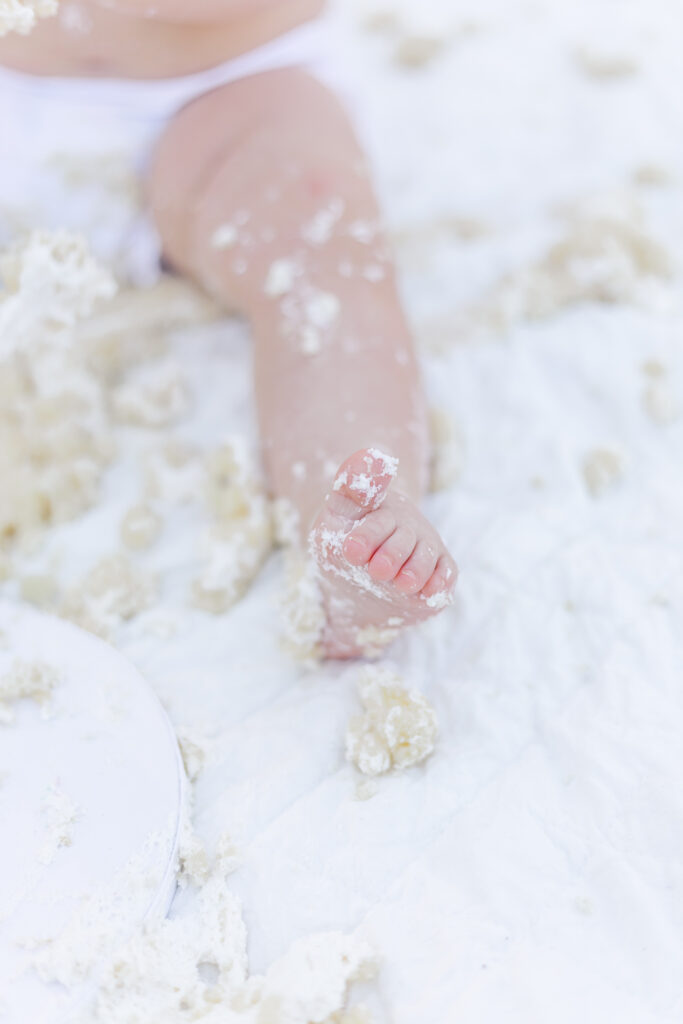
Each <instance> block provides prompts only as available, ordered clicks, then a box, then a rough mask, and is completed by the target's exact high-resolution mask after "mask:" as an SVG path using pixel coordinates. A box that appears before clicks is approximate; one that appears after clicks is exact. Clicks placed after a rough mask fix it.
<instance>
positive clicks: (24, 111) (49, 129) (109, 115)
mask: <svg viewBox="0 0 683 1024" xmlns="http://www.w3.org/2000/svg"><path fill="white" fill-rule="evenodd" d="M327 39H328V33H327V32H326V26H325V23H324V22H323V21H322V20H320V19H319V20H316V21H313V22H308V23H306V24H305V25H302V26H300V27H299V28H297V29H295V30H294V31H292V32H289V33H287V34H286V35H284V36H281V37H280V38H278V39H276V40H274V41H273V42H271V43H268V44H266V45H265V46H261V47H259V48H258V49H256V50H252V51H251V52H249V53H246V54H243V55H242V56H240V57H237V58H235V59H234V60H231V61H228V62H227V63H225V64H222V65H220V66H219V67H216V68H211V69H210V70H208V71H204V72H200V73H199V74H195V75H187V76H184V77H182V78H174V79H161V80H151V81H150V80H144V81H138V80H136V81H131V80H119V79H116V80H112V79H102V80H100V79H81V78H40V77H35V76H32V75H24V74H19V73H16V72H14V71H9V70H7V69H4V68H2V67H0V244H3V243H5V242H6V241H7V240H8V238H10V237H11V236H12V235H15V234H16V232H17V231H18V230H25V229H28V228H32V227H47V228H58V227H64V228H68V229H70V230H73V231H80V232H83V233H84V234H85V235H87V237H88V239H89V241H90V243H91V245H92V247H93V249H94V251H95V252H96V253H97V254H98V255H99V256H100V257H101V258H102V259H104V260H106V261H107V262H109V263H110V264H112V265H113V266H114V268H115V270H116V272H117V273H118V274H119V275H120V276H121V277H123V278H126V279H129V280H132V281H133V282H135V283H136V284H148V283H151V282H152V281H153V280H154V279H155V278H156V277H157V276H158V273H159V245H158V239H157V237H156V233H155V231H154V228H153V226H152V224H151V223H150V221H149V218H148V217H147V216H146V215H145V214H144V212H142V211H141V204H140V202H139V196H138V195H137V194H136V192H137V188H138V183H139V181H140V178H141V176H142V173H143V171H144V169H145V165H146V163H147V160H148V158H149V154H150V152H151V149H152V147H153V145H154V143H155V141H156V140H157V138H158V137H159V135H160V134H161V132H162V131H163V129H164V127H165V126H166V125H167V124H168V122H169V120H170V119H171V118H172V117H173V116H174V114H176V113H177V111H178V110H180V109H181V107H183V106H185V104H187V103H189V102H190V101H191V100H193V99H195V98H196V97H198V96H201V95H203V94H204V93H206V92H209V91H210V90H211V89H215V88H217V87H218V86H221V85H226V84H228V83H229V82H234V81H237V80H238V79H241V78H246V77H247V76H249V75H253V74H258V73H260V72H263V71H270V70H273V69H276V68H285V67H304V68H307V69H309V70H311V71H312V72H313V73H314V74H316V75H317V76H318V77H319V78H321V79H323V80H325V81H328V82H330V83H332V81H333V80H334V78H335V75H334V71H333V67H332V60H331V50H328V48H327Z"/></svg>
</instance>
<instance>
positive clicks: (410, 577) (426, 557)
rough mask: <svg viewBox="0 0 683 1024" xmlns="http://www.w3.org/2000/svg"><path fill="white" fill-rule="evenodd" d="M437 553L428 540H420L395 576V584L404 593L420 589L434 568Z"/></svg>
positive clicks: (415, 591)
mask: <svg viewBox="0 0 683 1024" xmlns="http://www.w3.org/2000/svg"><path fill="white" fill-rule="evenodd" d="M438 559H439V553H438V551H437V549H436V547H435V546H434V545H433V544H431V543H430V542H429V541H426V540H421V541H418V544H417V546H416V548H415V550H414V551H413V553H412V555H411V556H410V558H409V559H408V561H407V562H406V563H405V565H404V566H403V568H402V569H401V571H400V573H399V574H398V576H397V577H396V586H397V587H398V588H399V590H402V591H403V592H404V593H405V594H416V593H417V592H418V590H422V588H423V587H424V585H425V583H426V582H427V580H428V579H429V577H430V576H431V575H432V574H433V572H434V570H435V569H436V565H437V562H438Z"/></svg>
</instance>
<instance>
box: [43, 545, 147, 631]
mask: <svg viewBox="0 0 683 1024" xmlns="http://www.w3.org/2000/svg"><path fill="white" fill-rule="evenodd" d="M156 590H157V587H156V581H155V579H154V578H153V577H151V576H149V575H147V574H146V573H144V572H142V571H141V570H140V569H138V568H137V567H136V566H134V565H133V564H132V562H130V561H129V560H128V559H127V558H126V556H125V555H111V556H109V557H107V558H103V559H101V561H99V562H97V564H96V565H94V566H93V568H92V569H91V570H90V571H89V572H88V573H87V574H86V576H85V577H84V578H83V579H82V580H81V582H80V583H78V584H77V585H75V586H73V587H71V588H70V589H69V590H68V591H67V593H66V595H65V597H64V599H63V601H62V605H61V608H60V615H61V616H62V617H63V618H65V619H69V620H70V621H71V622H73V623H75V624H76V625H77V626H80V627H81V628H82V629H87V630H88V631H89V632H91V633H94V634H95V635H96V636H100V637H102V638H103V639H105V640H108V639H110V638H111V637H112V635H113V633H114V631H115V630H116V629H117V628H118V627H119V626H120V625H121V624H122V623H123V622H125V621H127V620H128V619H132V618H135V616H136V615H139V614H140V612H142V611H144V610H145V609H146V608H149V607H150V606H151V604H152V602H153V600H154V598H155V596H156Z"/></svg>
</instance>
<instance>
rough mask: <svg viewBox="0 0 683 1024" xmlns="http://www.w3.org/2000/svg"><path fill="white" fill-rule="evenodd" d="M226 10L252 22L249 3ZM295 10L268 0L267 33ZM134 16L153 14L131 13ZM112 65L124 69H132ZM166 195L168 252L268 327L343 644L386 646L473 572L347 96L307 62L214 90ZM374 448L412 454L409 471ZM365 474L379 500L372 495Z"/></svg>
mask: <svg viewBox="0 0 683 1024" xmlns="http://www.w3.org/2000/svg"><path fill="white" fill-rule="evenodd" d="M195 2H196V5H197V11H196V13H195V11H194V8H193V16H194V17H195V22H198V21H199V22H200V28H199V31H203V29H202V26H201V20H200V14H202V13H203V14H205V15H206V16H207V20H208V21H209V23H210V25H209V34H210V33H211V31H213V32H214V34H215V31H216V26H215V25H212V24H211V16H212V15H213V12H214V10H215V8H216V5H217V4H219V0H195ZM142 3H143V0H126V2H125V4H124V5H123V6H127V7H129V8H131V7H138V8H139V7H141V6H142ZM164 3H165V4H167V5H168V12H167V13H168V20H167V22H166V23H165V24H164V31H166V32H171V34H172V33H173V30H174V28H177V27H178V25H177V24H176V23H175V22H174V21H173V20H172V19H173V18H175V17H180V16H181V11H180V6H179V3H178V0H163V2H162V0H159V2H158V3H157V4H156V7H157V8H158V10H159V11H161V10H162V8H163V7H164ZM294 3H298V0H294ZM278 5H279V6H278ZM220 6H221V10H222V11H226V10H228V9H230V10H231V11H232V12H233V15H234V18H237V16H238V11H240V10H241V12H242V13H241V14H240V15H239V17H245V15H244V7H245V0H234V2H233V3H230V2H223V3H221V4H220ZM285 6H286V0H277V3H275V4H273V3H270V4H269V3H268V2H267V0H263V3H262V4H261V3H259V4H257V7H258V9H259V14H258V17H259V18H261V19H262V21H261V26H262V27H263V26H264V25H265V24H267V22H268V18H269V15H268V11H269V10H270V11H271V14H272V8H275V7H277V8H278V11H279V12H280V13H279V14H278V17H280V16H281V13H282V10H283V9H284V7H285ZM313 6H317V4H314V5H313ZM263 8H265V10H264V9H263ZM252 9H253V8H252ZM292 10H293V9H292ZM117 17H122V18H126V19H129V20H130V21H132V23H133V24H134V25H136V26H137V25H142V24H143V22H142V21H140V20H139V19H137V18H135V16H134V15H131V14H130V13H129V12H126V13H125V14H123V15H117ZM301 20H305V17H304V18H302V19H301ZM150 23H151V22H150V21H149V20H148V19H145V21H144V26H148V25H149V24H150ZM234 24H235V22H233V25H234ZM242 24H243V30H242V31H243V38H246V35H245V34H244V33H245V32H246V33H247V35H248V32H247V30H246V29H244V24H245V23H244V22H243V23H242ZM274 24H275V22H274V21H273V22H271V29H272V25H274ZM194 28H195V29H196V28H197V26H196V25H195V26H194ZM180 29H181V31H182V32H186V31H187V26H183V25H180ZM281 30H282V29H281V28H280V29H276V30H275V32H274V33H272V34H277V32H278V31H281ZM135 31H137V28H136V29H135ZM145 31H146V28H145ZM252 31H253V29H252ZM268 37H269V36H268V35H266V38H268ZM183 38H185V37H183ZM53 44H54V40H53ZM117 45H118V44H117ZM211 45H213V44H211ZM249 45H254V44H253V43H251V44H249ZM89 46H90V49H91V51H93V49H95V50H96V49H97V46H96V45H95V44H93V43H92V42H91V43H90V44H89ZM209 48H210V47H209ZM130 49H131V48H130V47H128V50H129V51H130ZM50 53H51V56H50V58H49V60H48V61H47V63H48V64H49V63H50V61H52V62H53V64H54V63H57V64H59V62H60V60H61V59H62V57H60V55H59V53H55V49H54V45H53V47H52V49H51V50H50ZM43 56H44V57H45V53H44V54H43ZM3 59H4V53H3V49H2V48H0V61H1V60H3ZM69 59H71V58H69ZM221 59H224V58H221ZM136 60H137V57H136ZM129 61H130V56H129V55H128V56H126V57H125V60H124V64H125V63H126V62H129ZM107 62H108V63H107V66H108V67H110V69H111V68H113V70H110V73H115V74H119V75H121V74H127V72H126V71H125V70H121V68H120V67H118V66H117V65H116V60H115V59H114V60H113V62H112V58H111V56H108V57H107ZM179 62H180V63H186V62H187V52H185V55H184V56H183V57H182V58H179ZM166 63H168V59H167V60H166ZM204 66H205V65H204ZM158 68H159V62H158V60H157V63H156V64H155V69H156V71H155V73H158ZM58 73H62V72H58ZM65 73H69V74H78V73H83V72H82V71H78V70H74V69H73V68H72V69H71V70H69V71H68V72H65ZM163 73H165V74H170V73H171V72H169V71H164V72H163ZM174 73H176V74H177V73H179V72H178V71H176V72H174ZM137 75H139V71H137V72H135V74H134V77H135V76H137ZM149 199H150V204H151V207H152V209H153V211H154V215H155V218H156V221H157V225H158V228H159V231H160V234H161V237H162V240H163V245H164V251H165V254H166V256H167V258H168V259H169V260H170V261H171V262H172V263H173V264H175V266H176V267H178V269H179V270H181V271H182V272H183V273H185V274H187V275H189V276H191V277H193V278H194V279H195V280H197V281H198V282H199V283H201V284H202V286H203V287H205V288H206V289H207V290H209V291H211V292H212V293H213V294H214V295H215V296H216V297H217V298H218V299H220V300H221V301H222V302H223V303H224V304H225V306H226V307H227V308H229V309H231V310H238V311H240V312H241V313H243V314H244V315H245V316H246V317H247V318H248V320H249V321H250V324H251V328H252V335H253V339H254V354H253V359H254V388H255V396H256V404H257V409H258V416H259V422H260V428H261V438H262V446H263V453H264V460H265V466H266V471H267V474H268V478H269V482H270V486H271V489H272V492H273V494H274V495H275V496H276V497H278V498H283V499H287V500H288V501H289V502H291V504H292V505H293V507H294V509H295V510H296V512H297V513H298V518H299V524H300V533H301V539H302V542H303V543H306V542H307V540H308V538H309V537H310V550H311V552H312V554H313V556H314V558H315V559H316V561H317V562H318V565H319V568H320V577H321V588H322V592H323V598H324V602H325V608H326V613H327V626H326V629H325V635H324V637H323V643H324V649H325V652H326V654H327V655H328V656H330V657H338V658H341V657H354V656H357V655H359V654H362V653H365V652H366V650H367V648H368V643H367V639H368V637H371V638H372V645H373V646H375V641H376V642H377V644H379V646H381V644H382V643H385V642H388V641H389V640H390V639H391V638H392V637H393V636H394V635H395V634H396V633H397V632H398V631H399V630H400V629H402V628H404V627H405V626H408V625H411V624H413V623H416V622H419V621H422V620H423V619H425V618H427V617H428V616H430V615H433V614H436V613H437V612H438V611H440V610H441V608H443V607H444V606H445V604H447V603H448V601H449V600H450V596H451V593H452V589H453V586H454V583H455V578H456V568H455V563H454V562H453V560H452V558H451V557H450V555H449V553H448V552H447V550H446V547H445V545H444V543H443V541H442V539H441V538H440V537H439V535H438V533H437V532H436V530H435V529H434V527H433V526H431V524H430V523H429V522H428V521H427V519H426V518H425V517H424V515H423V514H422V513H421V511H420V509H419V502H420V500H421V498H422V497H423V494H424V491H425V487H426V482H427V466H428V459H429V438H428V429H427V418H426V412H425V400H424V394H423V390H422V386H421V382H420V376H419V370H418V366H417V362H416V358H415V354H414V351H413V346H412V340H411V337H410V332H409V329H408V326H407V324H406V320H405V316H404V314H403V311H402V308H401V303H400V300H399V297H398V293H397V287H396V281H395V275H394V270H393V266H392V263H391V260H390V257H389V254H388V251H387V248H386V245H385V242H384V239H383V237H382V233H381V228H380V216H379V211H378V208H377V203H376V199H375V196H374V193H373V189H372V185H371V183H370V180H369V176H368V173H367V168H366V166H365V162H364V159H363V154H362V151H361V149H360V147H359V145H358V142H357V140H356V138H355V136H354V133H353V130H352V128H351V126H350V123H349V121H348V118H347V116H346V114H345V112H344V110H343V108H342V107H341V105H340V104H339V102H338V101H337V99H336V98H335V97H334V96H333V95H332V94H331V93H330V92H329V91H328V90H327V89H325V88H324V87H323V86H321V85H320V84H319V83H318V82H317V81H315V80H314V79H313V78H311V77H310V76H308V75H307V74H305V73H303V72H301V71H299V70H284V71H273V72H268V73H264V74H261V75H258V76H255V77H252V78H249V79H245V80H242V81H240V82H236V83H234V84H232V85H229V86H226V87H224V88H221V89H217V90H215V91H214V92H212V93H209V94H207V95H205V96H203V97H201V98H200V99H198V100H196V101H195V102H194V103H192V104H191V105H190V106H188V107H186V108H185V109H184V110H182V111H181V112H180V113H179V114H178V115H177V117H176V118H175V119H174V121H173V122H172V123H171V125H169V127H168V129H167V131H166V133H165V135H164V136H163V138H162V139H161V140H160V143H159V145H158V147H157V151H156V154H155V157H154V161H153V166H152V169H151V173H150V179H149ZM368 448H372V449H373V451H374V449H379V450H381V451H382V452H384V453H388V454H389V455H391V456H395V457H397V458H398V460H399V470H398V476H397V477H396V478H395V479H392V478H391V475H387V473H386V472H385V464H384V463H383V462H382V460H381V458H380V459H379V461H378V459H377V457H376V453H375V454H370V453H369V452H368V451H367V449H368ZM351 453H355V454H353V455H352V454H351ZM360 478H362V479H363V480H364V481H366V482H367V481H370V484H369V486H370V489H371V491H372V492H373V494H372V497H370V498H369V497H368V494H367V493H365V492H364V491H363V489H362V488H361V489H360V490H359V489H358V488H357V487H356V488H354V485H353V480H354V479H360ZM335 481H336V483H335ZM380 501H381V503H382V504H381V508H380V507H379V502H380ZM330 538H334V539H333V540H332V541H331V540H330Z"/></svg>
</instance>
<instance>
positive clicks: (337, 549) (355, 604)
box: [310, 448, 457, 658]
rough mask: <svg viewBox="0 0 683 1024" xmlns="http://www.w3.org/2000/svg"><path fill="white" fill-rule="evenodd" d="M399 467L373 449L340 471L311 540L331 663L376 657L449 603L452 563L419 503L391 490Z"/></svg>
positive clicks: (325, 645) (357, 455)
mask: <svg viewBox="0 0 683 1024" xmlns="http://www.w3.org/2000/svg"><path fill="white" fill-rule="evenodd" d="M397 467H398V461H397V460H396V459H393V458H391V456H388V455H384V454H383V453H382V452H380V451H378V450H377V449H376V448H364V449H361V451H359V452H356V453H355V455H352V456H351V457H350V458H349V459H347V460H346V462H343V463H342V465H341V466H340V468H339V471H338V473H337V476H336V478H335V481H334V486H333V488H332V490H331V492H330V493H329V495H328V496H327V498H326V500H325V504H324V506H323V510H322V512H321V513H320V516H319V518H318V520H317V521H316V523H315V526H314V527H313V530H312V531H311V535H310V550H311V554H312V556H313V558H314V559H315V561H316V563H317V565H318V568H319V570H320V577H321V578H320V584H321V589H322V594H323V601H324V605H325V612H326V616H327V625H326V628H325V631H324V635H323V648H324V651H325V653H326V655H327V657H330V658H353V657H357V656H359V655H367V656H373V655H377V654H380V653H381V652H382V650H383V649H384V648H385V647H386V646H387V644H388V643H390V641H391V640H393V639H394V637H396V636H397V635H398V633H399V632H400V630H401V629H403V628H405V627H406V626H410V625H413V624H414V623H416V622H421V621H423V620H424V619H427V618H429V617H430V616H431V615H436V614H437V613H438V612H439V611H441V610H442V609H443V608H445V607H446V605H448V604H450V603H451V601H452V599H453V587H454V586H455V581H456V577H457V568H456V565H455V562H454V561H453V559H452V558H451V556H450V555H449V553H448V551H447V550H446V546H445V545H444V542H443V541H442V540H441V537H440V536H439V534H438V533H437V532H436V530H435V529H434V527H433V526H432V525H431V523H429V522H428V521H427V519H425V517H424V516H423V515H422V513H421V512H420V510H419V508H418V507H417V505H416V504H415V503H414V502H413V501H411V500H410V498H407V497H406V496H405V495H404V494H401V493H400V492H399V491H397V490H394V489H393V488H391V487H390V485H391V481H392V480H393V478H394V477H395V475H396V470H397Z"/></svg>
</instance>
